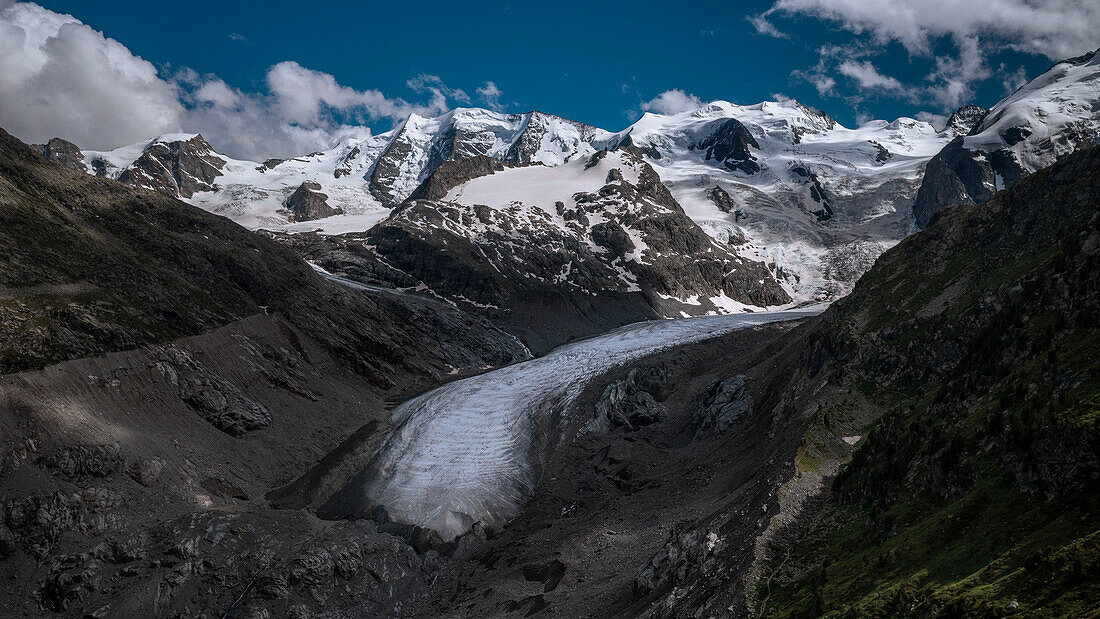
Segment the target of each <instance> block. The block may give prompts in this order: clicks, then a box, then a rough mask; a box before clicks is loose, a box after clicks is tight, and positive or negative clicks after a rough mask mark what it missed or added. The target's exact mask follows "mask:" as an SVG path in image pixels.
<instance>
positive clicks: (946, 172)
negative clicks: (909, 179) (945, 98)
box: [913, 137, 994, 227]
mask: <svg viewBox="0 0 1100 619" xmlns="http://www.w3.org/2000/svg"><path fill="white" fill-rule="evenodd" d="M963 143H964V142H963V138H962V137H957V138H955V139H954V140H951V143H950V144H948V145H947V146H945V147H944V149H943V150H942V151H940V152H939V154H937V155H936V156H935V157H933V158H932V160H931V161H929V162H928V167H926V168H925V170H924V180H923V181H921V185H920V189H919V190H918V191H917V199H916V202H914V203H913V217H914V218H916V220H917V225H918V226H921V227H924V226H927V225H928V222H929V221H931V219H932V216H933V215H935V214H936V213H937V212H939V211H940V209H942V208H943V207H945V206H948V205H951V204H974V203H975V202H981V201H984V200H988V199H989V198H990V196H992V195H993V187H994V184H993V174H994V171H993V166H992V165H990V161H989V157H988V156H987V155H986V154H985V153H982V152H979V151H973V150H969V149H967V148H965V147H964V146H963Z"/></svg>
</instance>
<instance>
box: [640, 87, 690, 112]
mask: <svg viewBox="0 0 1100 619" xmlns="http://www.w3.org/2000/svg"><path fill="white" fill-rule="evenodd" d="M701 107H703V101H702V100H701V99H700V98H699V97H696V96H695V95H693V94H689V93H686V92H684V91H683V90H680V89H679V88H674V89H672V90H666V91H664V92H662V93H661V94H659V95H657V96H656V97H653V98H652V99H650V100H649V101H646V102H645V103H642V111H644V112H656V113H658V114H679V113H680V112H690V111H691V110H697V109H699V108H701Z"/></svg>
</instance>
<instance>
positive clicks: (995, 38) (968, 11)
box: [768, 0, 1100, 60]
mask: <svg viewBox="0 0 1100 619" xmlns="http://www.w3.org/2000/svg"><path fill="white" fill-rule="evenodd" d="M774 11H782V12H786V13H799V14H803V15H809V16H812V17H817V18H820V19H825V20H829V21H833V22H836V23H838V24H839V25H840V26H841V27H843V28H845V29H847V30H849V31H851V32H854V33H856V34H864V33H866V34H868V35H870V36H873V37H874V38H876V39H878V40H879V41H880V42H887V41H896V42H898V43H900V44H902V45H903V46H905V48H906V49H907V50H909V52H910V53H913V54H920V55H927V54H929V53H930V52H931V49H932V42H933V39H934V38H936V37H940V36H950V37H952V38H955V39H957V40H961V39H967V38H979V39H981V40H982V41H983V42H985V43H987V44H988V45H990V46H995V47H1008V48H1012V49H1015V50H1018V51H1023V52H1028V53H1033V54H1042V55H1044V56H1047V57H1048V58H1050V59H1052V60H1055V59H1062V58H1065V57H1067V56H1071V55H1074V54H1079V53H1081V52H1083V51H1087V50H1089V49H1093V48H1094V47H1095V46H1096V45H1097V36H1096V33H1097V31H1098V30H1100V5H1098V4H1096V2H1094V1H1093V0H985V1H983V2H974V1H973V0H886V1H882V2H862V1H859V0H778V1H777V2H776V3H775V5H774V6H773V7H772V9H771V10H770V11H769V12H768V13H772V12H774Z"/></svg>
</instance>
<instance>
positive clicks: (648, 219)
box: [365, 151, 790, 349]
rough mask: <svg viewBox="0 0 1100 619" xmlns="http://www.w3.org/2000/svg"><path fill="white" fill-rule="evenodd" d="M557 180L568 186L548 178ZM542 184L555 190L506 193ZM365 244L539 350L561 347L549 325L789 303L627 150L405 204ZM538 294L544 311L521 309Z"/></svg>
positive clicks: (496, 177) (763, 271) (502, 175)
mask: <svg viewBox="0 0 1100 619" xmlns="http://www.w3.org/2000/svg"><path fill="white" fill-rule="evenodd" d="M481 161H482V164H484V165H485V166H487V167H490V168H491V167H495V166H494V165H493V164H489V162H488V161H487V160H484V159H483V160H481ZM457 165H458V164H456V166H457ZM471 165H481V164H471ZM441 169H442V170H444V172H446V171H447V170H448V169H449V167H448V168H441ZM615 172H617V174H616V173H615ZM466 175H467V174H463V176H466ZM559 176H562V177H566V178H573V179H574V180H572V181H570V182H567V183H558V182H555V180H554V179H556V178H558V177H559ZM577 177H580V178H582V179H584V180H583V181H582V182H577V181H576V180H575V179H577ZM448 184H449V183H448ZM541 186H545V187H554V188H555V189H551V190H548V191H541V190H535V191H530V192H525V191H524V190H522V189H518V191H517V190H513V189H509V188H523V187H541ZM502 188H503V189H502ZM581 189H584V190H583V191H578V190H581ZM425 191H427V190H425ZM432 191H433V192H434V194H438V193H440V192H441V191H442V190H441V189H438V190H432ZM365 239H366V242H367V243H369V244H370V245H371V246H372V247H373V248H374V251H376V252H377V253H378V254H379V255H380V256H381V257H382V259H383V260H384V261H385V262H386V263H387V264H389V265H391V266H393V267H395V268H397V269H398V270H400V271H403V272H404V273H407V274H408V275H409V276H411V277H412V278H414V279H415V280H416V281H418V282H422V283H423V284H424V285H425V286H427V287H428V288H430V289H432V290H433V291H435V292H436V293H437V294H440V295H443V296H446V297H448V298H452V299H455V300H456V301H458V302H459V303H460V304H465V305H466V306H467V307H470V308H473V309H478V310H481V311H489V312H490V313H493V314H494V315H498V316H501V317H502V318H504V320H505V322H506V323H507V324H509V325H511V326H512V327H514V328H517V329H519V330H520V331H521V332H523V333H525V334H526V336H525V337H528V345H529V346H533V348H539V349H541V348H542V346H544V345H548V344H549V343H551V342H555V343H560V342H561V341H563V340H562V339H560V338H561V337H562V336H561V335H551V334H550V331H549V330H550V329H557V328H560V327H562V326H563V325H568V324H570V320H573V319H572V318H570V316H576V317H577V318H576V319H577V320H579V321H580V322H579V323H577V328H582V326H581V325H582V324H583V323H586V322H587V323H588V324H589V325H590V326H589V327H583V330H582V331H570V334H571V336H576V335H579V334H581V333H589V334H590V333H593V332H594V331H590V330H588V329H592V328H593V327H594V325H596V324H599V325H602V326H603V327H604V328H607V327H610V326H611V325H616V326H617V325H621V324H624V323H626V322H632V321H635V320H640V319H642V318H644V317H647V316H653V315H672V316H679V315H682V314H681V312H683V313H687V314H700V313H706V312H708V311H713V310H715V309H718V308H719V307H727V308H728V307H730V306H731V305H734V306H736V305H737V304H738V303H743V304H745V305H754V306H768V305H780V304H783V303H786V302H788V301H789V299H790V298H789V297H788V296H787V294H786V293H785V292H784V291H783V289H782V288H781V287H780V286H779V285H778V284H777V283H776V282H775V279H774V278H773V277H772V275H771V274H770V273H769V272H768V270H767V268H766V267H765V266H764V265H762V264H760V263H757V262H753V261H750V260H747V259H744V258H741V257H740V256H738V255H737V254H736V253H735V252H734V251H733V250H732V249H731V248H730V247H729V246H727V245H721V244H718V243H716V242H714V241H713V240H711V239H710V238H709V237H707V235H706V234H705V233H704V232H703V231H702V230H701V229H700V228H699V227H698V226H697V225H695V224H694V222H692V221H691V219H690V218H688V217H687V216H686V214H685V213H684V211H683V209H681V208H680V206H679V204H677V203H676V200H675V199H673V198H672V196H671V194H669V192H668V190H667V189H666V188H665V186H664V185H663V184H662V183H661V182H660V179H659V178H658V177H657V175H656V173H655V172H654V171H653V169H652V168H651V167H650V166H649V165H648V164H646V163H645V162H644V161H642V160H641V159H640V158H638V156H637V155H634V154H631V153H630V152H627V151H613V152H603V153H597V154H594V155H593V156H591V157H590V158H588V159H583V160H576V161H573V162H570V163H568V164H564V165H562V166H558V167H554V168H546V167H543V166H528V167H521V168H507V169H503V170H501V171H497V172H495V173H494V174H492V175H489V176H480V177H477V178H475V179H472V180H469V181H466V182H464V183H462V184H460V185H455V186H453V187H452V188H451V189H450V190H449V191H448V192H447V193H446V194H445V195H444V196H443V197H442V198H441V199H439V200H415V201H410V202H407V203H405V204H403V205H402V206H401V207H399V208H398V209H395V211H394V212H393V214H392V215H391V216H390V217H389V218H387V219H386V220H384V221H382V222H381V223H380V224H379V225H377V226H376V227H374V228H373V229H371V230H370V231H369V232H368V233H367V234H366V235H365ZM535 299H541V300H539V301H537V303H538V305H541V306H543V309H536V308H535V307H529V306H528V303H533V302H535ZM601 299H602V300H601ZM548 304H552V305H550V306H549V307H547V305H548ZM561 304H564V307H560V305H561ZM555 306H558V307H559V314H558V315H557V317H556V319H555V321H554V322H551V323H547V321H546V319H547V318H548V316H549V315H550V314H546V313H544V312H547V311H549V312H551V313H553V312H554V310H553V309H551V308H553V307H555ZM596 306H602V307H601V308H600V309H597V307H596ZM536 307H537V306H536ZM536 312H537V313H536ZM597 312H599V313H597ZM555 323H556V324H555ZM530 336H533V339H532V338H531V337H530ZM568 337H569V336H566V339H568ZM547 338H549V339H547Z"/></svg>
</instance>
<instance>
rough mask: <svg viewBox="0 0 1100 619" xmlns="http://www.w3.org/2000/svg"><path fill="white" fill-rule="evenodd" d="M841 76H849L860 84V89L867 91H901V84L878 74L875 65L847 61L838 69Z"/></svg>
mask: <svg viewBox="0 0 1100 619" xmlns="http://www.w3.org/2000/svg"><path fill="white" fill-rule="evenodd" d="M837 71H839V72H840V74H841V75H845V76H848V77H850V78H852V79H854V80H855V81H856V83H857V84H859V87H860V88H863V89H867V90H876V89H877V90H901V88H902V86H901V82H899V81H898V80H896V79H894V78H892V77H889V76H887V75H883V74H881V73H879V72H878V69H876V68H875V66H874V65H873V64H871V63H870V62H867V61H866V60H865V61H863V62H857V61H855V60H845V61H844V62H842V63H840V66H838V67H837Z"/></svg>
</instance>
